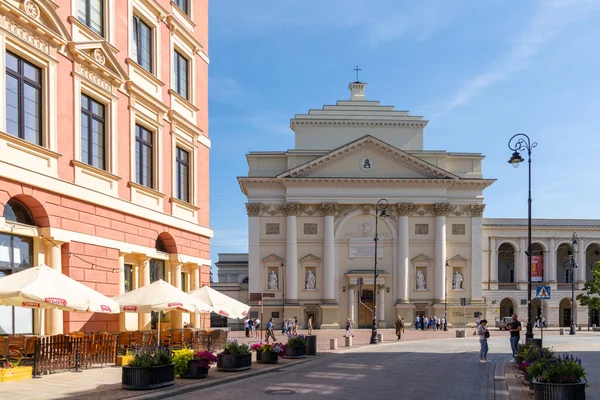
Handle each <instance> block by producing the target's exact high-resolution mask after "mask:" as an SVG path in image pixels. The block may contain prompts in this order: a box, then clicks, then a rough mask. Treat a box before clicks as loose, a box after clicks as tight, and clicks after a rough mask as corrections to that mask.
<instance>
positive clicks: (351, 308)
mask: <svg viewBox="0 0 600 400" xmlns="http://www.w3.org/2000/svg"><path fill="white" fill-rule="evenodd" d="M348 296H349V297H348V318H350V321H352V322H354V308H355V307H354V301H355V297H356V294H355V291H354V285H349V288H348Z"/></svg>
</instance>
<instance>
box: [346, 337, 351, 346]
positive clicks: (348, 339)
mask: <svg viewBox="0 0 600 400" xmlns="http://www.w3.org/2000/svg"><path fill="white" fill-rule="evenodd" d="M345 345H346V347H352V336H346V343H345Z"/></svg>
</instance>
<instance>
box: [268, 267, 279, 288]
mask: <svg viewBox="0 0 600 400" xmlns="http://www.w3.org/2000/svg"><path fill="white" fill-rule="evenodd" d="M267 288H268V289H269V290H277V289H278V288H279V287H278V285H277V274H276V273H275V271H271V273H270V274H269V281H268V282H267Z"/></svg>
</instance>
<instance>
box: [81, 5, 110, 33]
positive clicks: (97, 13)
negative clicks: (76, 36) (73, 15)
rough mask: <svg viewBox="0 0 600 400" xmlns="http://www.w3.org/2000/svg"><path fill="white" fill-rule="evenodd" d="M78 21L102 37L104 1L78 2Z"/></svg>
mask: <svg viewBox="0 0 600 400" xmlns="http://www.w3.org/2000/svg"><path fill="white" fill-rule="evenodd" d="M78 19H79V21H81V22H82V23H83V24H85V25H86V26H87V27H88V28H90V29H91V30H92V31H94V32H96V33H97V34H98V35H100V36H104V0H79V10H78Z"/></svg>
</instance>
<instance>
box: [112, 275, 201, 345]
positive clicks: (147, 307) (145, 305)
mask: <svg viewBox="0 0 600 400" xmlns="http://www.w3.org/2000/svg"><path fill="white" fill-rule="evenodd" d="M114 300H115V301H116V302H117V303H119V304H120V305H121V311H123V312H132V313H149V312H152V311H163V312H169V311H173V310H176V311H185V312H190V313H209V312H210V311H211V306H210V305H208V304H206V303H205V302H203V301H202V300H200V299H196V298H194V297H192V296H190V295H189V294H187V293H185V292H183V291H181V290H179V289H178V288H176V287H175V286H173V285H170V284H168V283H167V282H165V281H163V280H162V279H160V280H158V281H156V282H153V283H151V284H150V285H146V286H142V287H141V288H138V289H135V290H132V291H131V292H127V293H125V294H122V295H120V296H117V297H115V298H114ZM158 343H160V318H159V319H158Z"/></svg>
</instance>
